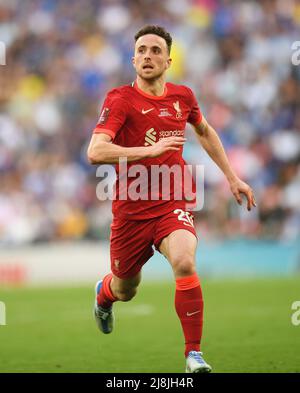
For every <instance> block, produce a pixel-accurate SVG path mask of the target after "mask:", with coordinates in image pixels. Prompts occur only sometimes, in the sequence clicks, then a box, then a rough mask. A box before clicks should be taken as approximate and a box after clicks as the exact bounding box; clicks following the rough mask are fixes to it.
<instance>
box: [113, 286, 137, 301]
mask: <svg viewBox="0 0 300 393" xmlns="http://www.w3.org/2000/svg"><path fill="white" fill-rule="evenodd" d="M136 293H137V288H131V289H127V290H126V291H125V290H119V291H117V294H116V295H117V298H118V300H120V301H121V302H129V301H130V300H131V299H132V298H134V296H135V295H136Z"/></svg>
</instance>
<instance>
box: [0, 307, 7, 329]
mask: <svg viewBox="0 0 300 393" xmlns="http://www.w3.org/2000/svg"><path fill="white" fill-rule="evenodd" d="M1 325H2V326H4V325H6V308H5V303H3V302H0V326H1Z"/></svg>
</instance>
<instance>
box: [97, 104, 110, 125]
mask: <svg viewBox="0 0 300 393" xmlns="http://www.w3.org/2000/svg"><path fill="white" fill-rule="evenodd" d="M109 112H110V109H109V108H103V111H102V112H101V115H100V117H99V121H98V124H100V125H101V126H103V125H104V124H105V123H106V122H107V119H108V115H109Z"/></svg>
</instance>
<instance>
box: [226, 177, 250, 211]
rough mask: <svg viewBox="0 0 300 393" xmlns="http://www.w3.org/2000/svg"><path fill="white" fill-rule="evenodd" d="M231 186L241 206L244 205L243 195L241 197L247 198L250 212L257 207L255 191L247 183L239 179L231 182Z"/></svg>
mask: <svg viewBox="0 0 300 393" xmlns="http://www.w3.org/2000/svg"><path fill="white" fill-rule="evenodd" d="M229 185H230V189H231V192H232V193H233V195H234V196H235V199H236V200H237V202H238V204H239V205H241V204H242V203H243V200H242V195H241V194H243V195H245V196H246V198H247V209H248V211H250V210H251V208H252V207H256V202H255V198H254V194H253V190H252V189H251V187H250V186H249V185H248V184H247V183H245V182H243V181H242V180H240V179H239V178H237V179H235V180H232V181H230V182H229Z"/></svg>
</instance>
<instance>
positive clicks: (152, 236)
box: [110, 209, 197, 279]
mask: <svg viewBox="0 0 300 393" xmlns="http://www.w3.org/2000/svg"><path fill="white" fill-rule="evenodd" d="M193 218H194V217H193V215H192V213H190V212H185V211H183V210H181V209H176V210H174V211H172V212H170V213H168V214H165V215H163V216H160V217H155V218H151V219H147V220H136V221H134V220H124V219H120V218H116V217H114V219H113V222H112V224H111V235H110V261H111V270H112V272H113V274H114V275H115V276H117V277H119V278H123V279H125V278H132V277H134V276H136V275H137V274H138V272H139V271H140V270H141V268H142V267H143V265H144V264H145V263H146V262H147V261H148V259H150V258H151V257H152V255H153V254H154V250H153V247H152V246H153V245H154V247H155V248H156V249H157V250H158V251H159V246H160V243H161V242H162V240H163V238H165V237H166V236H168V235H169V234H170V233H172V232H174V231H176V230H177V229H186V230H187V231H189V232H191V233H193V234H194V235H195V236H196V237H197V235H196V232H195V229H194V225H193Z"/></svg>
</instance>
